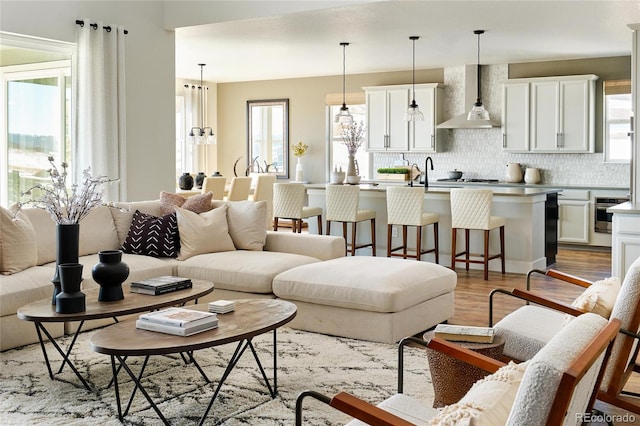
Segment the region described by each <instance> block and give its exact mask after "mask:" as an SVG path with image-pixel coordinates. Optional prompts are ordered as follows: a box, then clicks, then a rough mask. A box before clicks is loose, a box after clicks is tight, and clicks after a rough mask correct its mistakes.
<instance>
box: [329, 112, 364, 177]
mask: <svg viewBox="0 0 640 426" xmlns="http://www.w3.org/2000/svg"><path fill="white" fill-rule="evenodd" d="M341 106H342V105H332V106H328V107H327V110H328V111H327V113H328V114H329V116H328V117H327V120H328V121H329V123H330V125H329V140H330V141H331V143H330V148H329V149H330V152H329V167H330V170H329V172H331V171H333V169H334V167H335V168H342V170H343V171H344V172H346V171H347V165H348V162H349V154H348V152H347V148H346V146H345V145H344V143H343V140H342V125H341V124H340V123H335V122H334V119H333V118H334V117H335V115H336V114H337V113H338V111H339V110H340V107H341ZM348 107H349V112H350V113H351V115H352V116H353V120H354V121H356V122H362V124H363V125H364V127H365V128H366V126H367V108H366V105H365V104H356V105H348ZM365 138H366V132H365ZM366 145H367V144H366V139H363V141H362V145H361V146H360V148H359V149H358V152H357V153H356V162H357V166H358V174H359V175H360V176H362V179H370V178H371V170H370V169H371V167H370V165H371V163H372V162H371V154H370V153H368V152H367V151H366Z"/></svg>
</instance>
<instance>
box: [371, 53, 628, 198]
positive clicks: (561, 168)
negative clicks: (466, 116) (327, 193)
mask: <svg viewBox="0 0 640 426" xmlns="http://www.w3.org/2000/svg"><path fill="white" fill-rule="evenodd" d="M464 72H465V67H463V66H461V67H452V68H446V69H445V72H444V80H445V81H444V83H445V85H446V88H445V101H444V102H445V103H444V113H445V117H444V118H445V120H448V119H450V118H452V117H455V116H456V115H459V114H462V113H463V112H465V110H466V109H467V108H468V107H469V106H466V105H464ZM507 77H508V65H485V66H482V67H481V88H482V101H483V103H484V105H485V107H486V108H487V110H488V111H489V114H490V116H491V118H492V119H494V120H496V121H500V120H501V112H502V111H501V110H502V93H501V83H502V81H504V80H506V79H507ZM444 134H445V139H446V140H445V145H444V146H445V148H444V150H443V152H438V153H435V154H429V155H430V156H431V158H432V159H433V165H434V170H433V171H430V172H429V177H430V179H434V180H435V179H439V178H446V177H447V172H448V171H450V170H454V169H458V170H460V171H463V172H464V177H465V178H485V179H499V180H504V179H505V175H506V165H507V163H520V164H521V165H522V166H523V168H526V167H536V168H538V169H540V172H541V176H542V182H541V183H543V184H552V185H571V186H573V185H578V186H614V187H628V186H629V164H618V163H605V162H604V161H603V154H602V153H601V152H600V153H594V154H530V153H508V152H503V151H502V129H501V128H499V127H497V128H492V129H454V130H445V131H444ZM404 157H405V159H406V160H408V161H409V162H410V164H412V163H416V164H417V165H418V167H419V168H420V169H421V170H422V169H424V163H425V159H426V157H427V154H425V153H411V152H409V153H405V154H404ZM373 163H374V168H373V170H374V172H375V170H376V169H378V168H380V167H391V166H394V165H399V164H402V156H401V154H400V153H375V154H374V161H373ZM405 164H406V163H405Z"/></svg>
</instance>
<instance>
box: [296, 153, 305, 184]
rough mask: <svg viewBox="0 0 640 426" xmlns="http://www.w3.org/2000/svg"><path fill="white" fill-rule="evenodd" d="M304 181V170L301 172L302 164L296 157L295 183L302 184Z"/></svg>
mask: <svg viewBox="0 0 640 426" xmlns="http://www.w3.org/2000/svg"><path fill="white" fill-rule="evenodd" d="M303 180H304V170H302V163H301V162H300V157H298V164H296V182H302V181H303Z"/></svg>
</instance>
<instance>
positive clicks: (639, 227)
mask: <svg viewBox="0 0 640 426" xmlns="http://www.w3.org/2000/svg"><path fill="white" fill-rule="evenodd" d="M607 212H608V213H613V231H612V241H611V275H612V276H614V277H619V278H620V281H622V280H624V276H625V274H626V273H627V270H629V266H631V264H632V263H633V262H634V261H635V260H636V259H637V258H639V257H640V205H639V204H638V203H633V202H631V201H630V202H627V203H623V204H619V205H617V206H615V207H610V208H608V209H607Z"/></svg>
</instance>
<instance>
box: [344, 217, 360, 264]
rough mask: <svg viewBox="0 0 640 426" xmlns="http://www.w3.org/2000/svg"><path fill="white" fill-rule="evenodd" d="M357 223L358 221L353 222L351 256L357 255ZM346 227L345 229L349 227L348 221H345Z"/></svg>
mask: <svg viewBox="0 0 640 426" xmlns="http://www.w3.org/2000/svg"><path fill="white" fill-rule="evenodd" d="M357 225H358V224H357V222H351V256H355V255H356V229H358V227H357ZM344 227H345V229H347V224H346V222H345V223H344Z"/></svg>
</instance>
